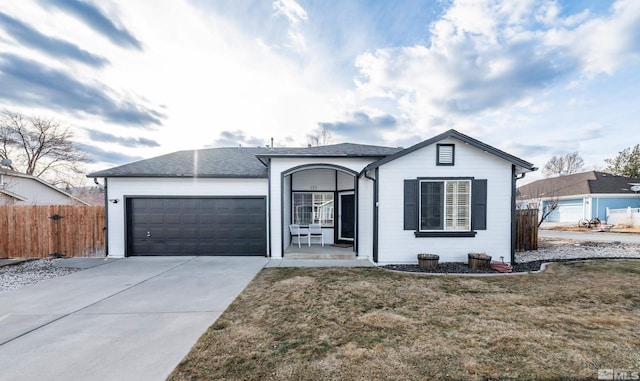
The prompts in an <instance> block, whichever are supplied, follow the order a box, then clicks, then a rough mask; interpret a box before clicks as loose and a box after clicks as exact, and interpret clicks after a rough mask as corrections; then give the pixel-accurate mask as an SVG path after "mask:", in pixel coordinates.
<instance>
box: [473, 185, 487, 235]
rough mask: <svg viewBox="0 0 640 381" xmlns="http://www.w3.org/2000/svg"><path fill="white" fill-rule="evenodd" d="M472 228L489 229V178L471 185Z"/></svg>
mask: <svg viewBox="0 0 640 381" xmlns="http://www.w3.org/2000/svg"><path fill="white" fill-rule="evenodd" d="M471 230H487V180H473V185H472V186H471Z"/></svg>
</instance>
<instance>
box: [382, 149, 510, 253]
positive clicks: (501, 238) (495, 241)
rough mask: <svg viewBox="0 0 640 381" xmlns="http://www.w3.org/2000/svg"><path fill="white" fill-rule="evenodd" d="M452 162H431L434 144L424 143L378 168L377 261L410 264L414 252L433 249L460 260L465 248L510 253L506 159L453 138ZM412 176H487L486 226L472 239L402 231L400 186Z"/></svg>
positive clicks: (434, 158)
mask: <svg viewBox="0 0 640 381" xmlns="http://www.w3.org/2000/svg"><path fill="white" fill-rule="evenodd" d="M439 143H453V144H455V145H456V148H455V166H436V165H435V163H436V145H435V144H433V145H430V146H427V147H424V148H423V149H421V150H418V151H416V152H412V153H410V154H408V155H405V156H403V157H401V158H398V159H396V160H394V161H391V162H389V163H387V164H384V165H382V166H381V167H380V170H379V174H380V178H379V208H378V212H379V230H378V245H379V246H378V247H379V251H378V262H379V263H382V264H383V263H416V262H417V257H416V256H417V254H419V253H432V254H438V255H439V256H440V260H441V261H443V262H444V261H456V262H466V261H467V254H468V253H469V252H485V253H487V254H488V255H491V256H492V257H493V259H495V260H500V258H499V257H500V256H504V258H505V261H509V260H510V258H511V189H512V188H511V187H512V182H511V181H512V173H511V163H509V162H507V161H505V160H502V159H500V158H498V157H496V156H494V155H491V154H489V153H486V152H483V151H482V150H479V149H477V148H475V147H472V146H470V145H468V144H464V143H462V142H460V141H458V140H455V139H446V140H443V141H441V142H439ZM418 177H443V178H449V177H474V178H475V179H487V187H488V188H487V193H488V195H487V230H478V231H477V235H476V236H475V237H472V238H459V237H447V238H435V237H428V238H423V237H421V238H416V237H415V235H414V231H413V230H403V225H404V221H403V206H404V204H403V196H404V194H403V193H404V192H403V189H404V188H403V186H404V180H405V179H416V178H418Z"/></svg>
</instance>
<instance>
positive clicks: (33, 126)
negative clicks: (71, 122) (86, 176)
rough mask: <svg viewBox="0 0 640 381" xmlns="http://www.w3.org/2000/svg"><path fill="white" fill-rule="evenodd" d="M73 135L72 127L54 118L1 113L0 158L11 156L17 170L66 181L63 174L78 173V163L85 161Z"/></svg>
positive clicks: (13, 166)
mask: <svg viewBox="0 0 640 381" xmlns="http://www.w3.org/2000/svg"><path fill="white" fill-rule="evenodd" d="M72 139H73V133H72V131H71V129H70V128H69V127H65V126H63V125H62V124H61V123H60V122H58V121H55V120H53V119H48V118H42V117H37V116H24V115H22V114H19V113H15V112H11V111H3V112H2V113H1V114H0V159H10V160H11V161H12V163H11V165H10V167H9V168H10V169H11V170H14V171H16V172H22V173H26V174H28V175H32V176H35V177H40V178H46V179H47V180H49V181H51V182H52V183H54V184H56V183H65V182H66V180H65V179H64V177H65V176H68V175H69V174H78V173H81V172H82V170H81V168H80V165H81V164H82V163H85V162H87V161H88V159H87V157H86V156H85V154H84V153H83V152H81V151H79V150H78V149H77V148H76V147H75V145H74V143H73V140H72ZM56 185H57V184H56Z"/></svg>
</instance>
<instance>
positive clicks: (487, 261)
mask: <svg viewBox="0 0 640 381" xmlns="http://www.w3.org/2000/svg"><path fill="white" fill-rule="evenodd" d="M490 265H491V256H489V255H487V254H485V253H469V267H470V268H472V269H488V268H489V266H490Z"/></svg>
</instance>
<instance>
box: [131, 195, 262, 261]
mask: <svg viewBox="0 0 640 381" xmlns="http://www.w3.org/2000/svg"><path fill="white" fill-rule="evenodd" d="M127 212H128V213H129V217H128V219H127V220H128V224H130V225H131V226H129V227H128V229H127V230H128V231H129V233H128V236H129V238H128V242H129V244H128V247H129V249H128V255H265V254H266V251H267V249H266V246H267V245H266V242H267V235H266V200H265V198H216V197H211V198H179V197H175V198H174V197H171V198H132V199H128V200H127ZM147 232H150V233H151V237H147Z"/></svg>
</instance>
